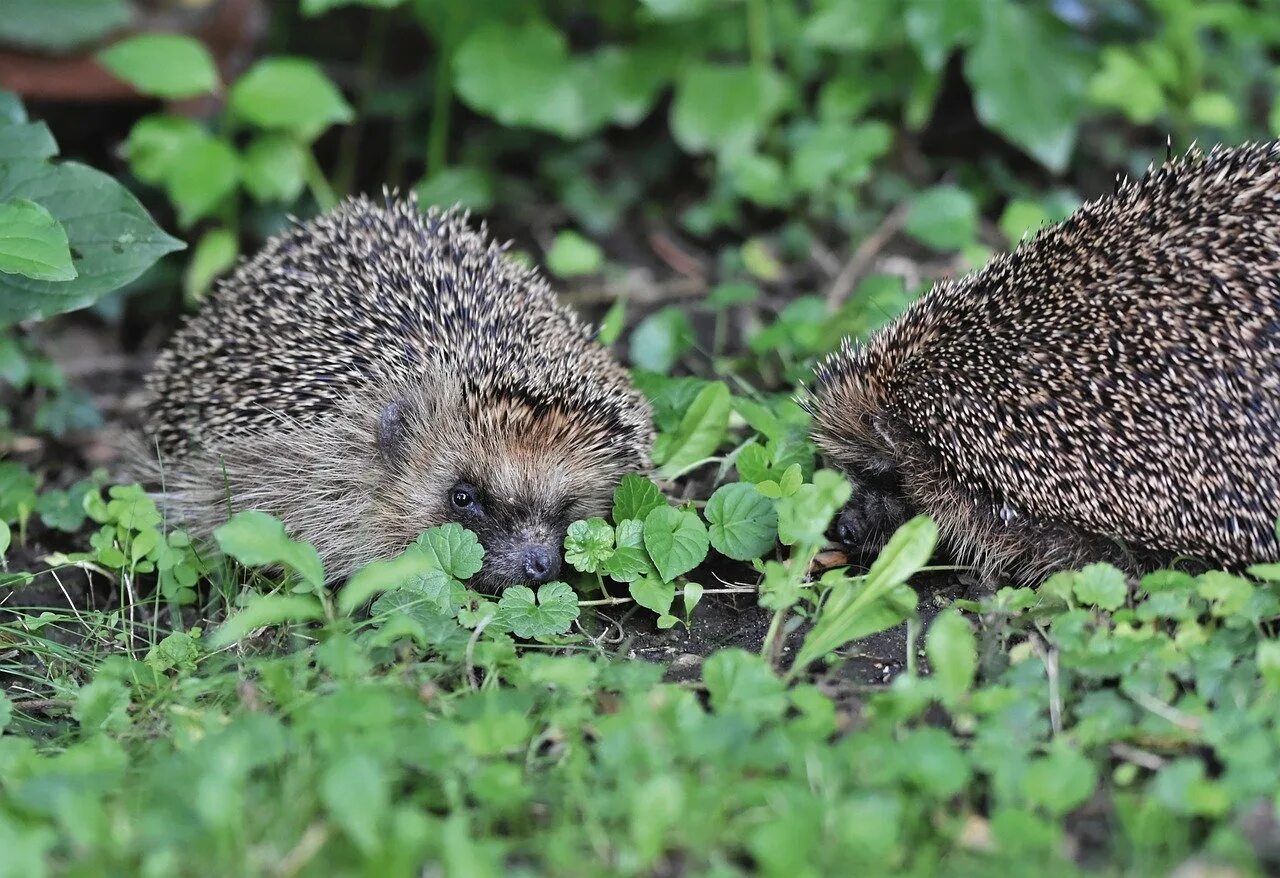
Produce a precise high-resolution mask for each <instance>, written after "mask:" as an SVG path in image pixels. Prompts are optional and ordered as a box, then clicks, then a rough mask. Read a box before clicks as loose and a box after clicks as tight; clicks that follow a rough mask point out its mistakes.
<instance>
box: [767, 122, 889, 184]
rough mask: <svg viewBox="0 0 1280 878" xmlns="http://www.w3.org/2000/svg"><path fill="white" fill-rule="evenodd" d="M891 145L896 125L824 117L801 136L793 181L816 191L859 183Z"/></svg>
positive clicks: (792, 170)
mask: <svg viewBox="0 0 1280 878" xmlns="http://www.w3.org/2000/svg"><path fill="white" fill-rule="evenodd" d="M892 146H893V129H892V128H890V127H889V126H888V125H886V124H885V123H883V122H878V121H868V122H860V123H857V124H850V123H849V122H847V121H846V120H844V119H830V120H826V121H823V122H822V123H821V124H820V125H818V126H817V127H815V128H813V129H812V130H810V131H808V132H806V133H805V134H803V135H802V136H801V140H800V143H799V145H798V146H797V147H796V150H795V154H794V155H793V156H792V159H791V179H792V182H793V183H794V184H795V185H796V187H797V188H799V189H802V190H804V191H805V192H810V193H813V194H815V195H824V194H826V190H827V188H828V187H829V186H831V185H846V186H851V185H856V184H858V183H861V182H862V181H863V180H865V179H866V178H867V177H868V176H870V174H871V170H872V168H873V167H874V166H875V162H876V161H877V160H878V159H879V158H880V157H881V156H883V155H885V154H886V153H887V152H888V151H889V149H890V148H891V147H892Z"/></svg>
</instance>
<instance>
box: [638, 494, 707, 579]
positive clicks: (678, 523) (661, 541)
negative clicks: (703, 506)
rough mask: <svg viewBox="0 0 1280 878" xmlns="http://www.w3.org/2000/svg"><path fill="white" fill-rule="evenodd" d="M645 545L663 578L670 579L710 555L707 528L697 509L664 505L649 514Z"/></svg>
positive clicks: (690, 568)
mask: <svg viewBox="0 0 1280 878" xmlns="http://www.w3.org/2000/svg"><path fill="white" fill-rule="evenodd" d="M644 547H645V549H647V550H648V552H649V557H650V558H652V559H653V563H654V565H655V566H656V567H657V568H658V573H659V574H660V575H661V576H662V580H663V582H670V581H671V580H673V579H675V578H676V577H677V576H679V575H680V574H682V573H688V572H689V571H690V570H692V569H693V568H695V567H697V566H698V565H699V564H701V563H702V559H704V558H705V557H707V547H708V538H707V529H706V527H704V526H703V524H702V519H700V518H698V514H697V513H696V512H691V511H689V510H683V509H675V508H673V507H671V506H660V507H659V508H657V509H654V510H652V511H651V512H650V513H649V514H648V515H647V516H646V517H645V520H644Z"/></svg>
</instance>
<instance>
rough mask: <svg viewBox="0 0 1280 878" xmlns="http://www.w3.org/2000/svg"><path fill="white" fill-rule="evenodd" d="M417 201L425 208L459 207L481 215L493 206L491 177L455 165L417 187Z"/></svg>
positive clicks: (478, 168) (487, 173)
mask: <svg viewBox="0 0 1280 878" xmlns="http://www.w3.org/2000/svg"><path fill="white" fill-rule="evenodd" d="M414 192H415V193H417V196H418V201H419V202H420V203H421V204H423V205H425V206H428V207H430V206H433V205H434V206H438V207H452V206H454V205H455V204H460V205H462V206H463V207H466V208H469V209H471V210H479V211H484V210H488V209H489V208H490V207H492V206H493V199H494V179H493V175H492V174H491V173H489V172H488V171H486V170H484V169H483V168H480V167H475V166H469V165H457V166H455V167H451V168H444V169H443V170H441V171H437V172H436V173H435V174H433V175H431V176H430V177H426V178H424V179H423V180H422V181H421V182H420V183H418V185H417V186H416V187H414Z"/></svg>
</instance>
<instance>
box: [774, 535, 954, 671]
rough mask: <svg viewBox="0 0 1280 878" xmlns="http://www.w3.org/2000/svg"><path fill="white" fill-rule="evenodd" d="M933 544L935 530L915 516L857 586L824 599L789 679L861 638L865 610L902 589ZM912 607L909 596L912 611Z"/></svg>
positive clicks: (890, 541)
mask: <svg viewBox="0 0 1280 878" xmlns="http://www.w3.org/2000/svg"><path fill="white" fill-rule="evenodd" d="M937 542H938V527H937V525H935V524H934V523H933V521H932V519H930V518H929V517H927V516H924V515H918V516H916V517H915V518H913V519H911V520H910V521H908V522H907V523H906V524H904V525H903V526H902V527H900V528H898V530H897V532H896V533H894V535H893V536H892V537H890V538H889V542H888V543H887V544H886V545H885V547H884V549H882V550H881V552H880V554H879V556H877V557H876V560H875V561H874V562H873V563H872V564H871V569H870V570H868V571H867V575H866V576H865V577H863V580H862V584H861V586H860V587H859V588H857V589H856V590H855V589H849V590H847V591H845V592H843V593H839V594H832V595H831V596H830V597H829V598H828V599H827V602H826V604H825V605H824V606H823V608H822V613H821V615H819V617H818V620H817V622H815V623H814V626H813V628H812V629H811V630H810V631H809V633H808V634H807V635H805V638H804V643H803V644H802V645H801V647H800V651H799V653H798V654H797V655H796V659H795V662H794V663H793V664H792V665H791V671H790V673H791V675H792V676H794V675H795V674H797V673H799V672H800V671H802V670H803V669H804V668H806V667H807V666H808V665H809V663H810V662H812V661H814V660H816V659H818V658H821V657H822V656H824V655H826V654H827V653H829V652H831V651H832V650H833V649H839V648H840V647H841V646H843V645H844V644H846V643H848V642H849V641H850V640H852V639H853V638H854V637H856V636H863V633H864V631H865V629H863V628H862V627H861V625H862V620H861V617H862V616H863V614H864V613H865V612H866V610H867V609H868V608H869V607H871V606H872V605H873V604H875V603H876V602H878V601H880V600H881V599H882V598H884V597H885V596H886V595H888V594H890V593H891V592H893V591H894V590H895V589H898V587H899V586H905V584H906V582H907V580H908V579H910V578H911V576H912V575H913V574H914V573H916V572H917V571H918V570H919V569H920V568H921V567H923V566H924V565H925V564H928V563H929V559H930V558H931V557H932V556H933V549H934V546H935V545H936V544H937ZM914 607H915V602H914V595H913V597H912V600H911V608H912V610H914Z"/></svg>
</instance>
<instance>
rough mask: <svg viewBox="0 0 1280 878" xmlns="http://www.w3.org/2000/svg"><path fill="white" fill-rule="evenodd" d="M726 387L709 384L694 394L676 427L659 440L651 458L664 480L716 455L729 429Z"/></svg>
mask: <svg viewBox="0 0 1280 878" xmlns="http://www.w3.org/2000/svg"><path fill="white" fill-rule="evenodd" d="M729 397H730V394H729V388H728V386H726V385H725V383H724V382H722V381H713V382H711V383H710V384H708V385H707V386H706V387H704V388H702V390H701V391H700V392H699V393H698V395H697V397H695V398H694V400H693V404H692V405H690V406H689V409H688V411H686V412H685V414H684V417H683V418H681V419H680V424H679V426H677V427H676V429H675V430H674V431H672V432H671V433H669V434H665V435H663V436H662V437H661V441H660V447H661V451H660V450H659V447H658V446H655V448H654V457H655V459H658V458H659V457H660V459H661V461H662V470H661V472H662V475H663V477H664V478H675V477H676V476H678V475H680V474H682V473H684V472H685V471H686V470H688V469H689V468H690V467H692V466H694V465H696V464H698V463H700V462H701V461H703V460H705V459H707V458H708V457H710V456H711V455H713V454H714V453H715V452H716V449H718V448H719V447H720V443H722V442H723V441H724V439H725V436H726V435H727V433H728V430H729V410H730V401H729Z"/></svg>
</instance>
